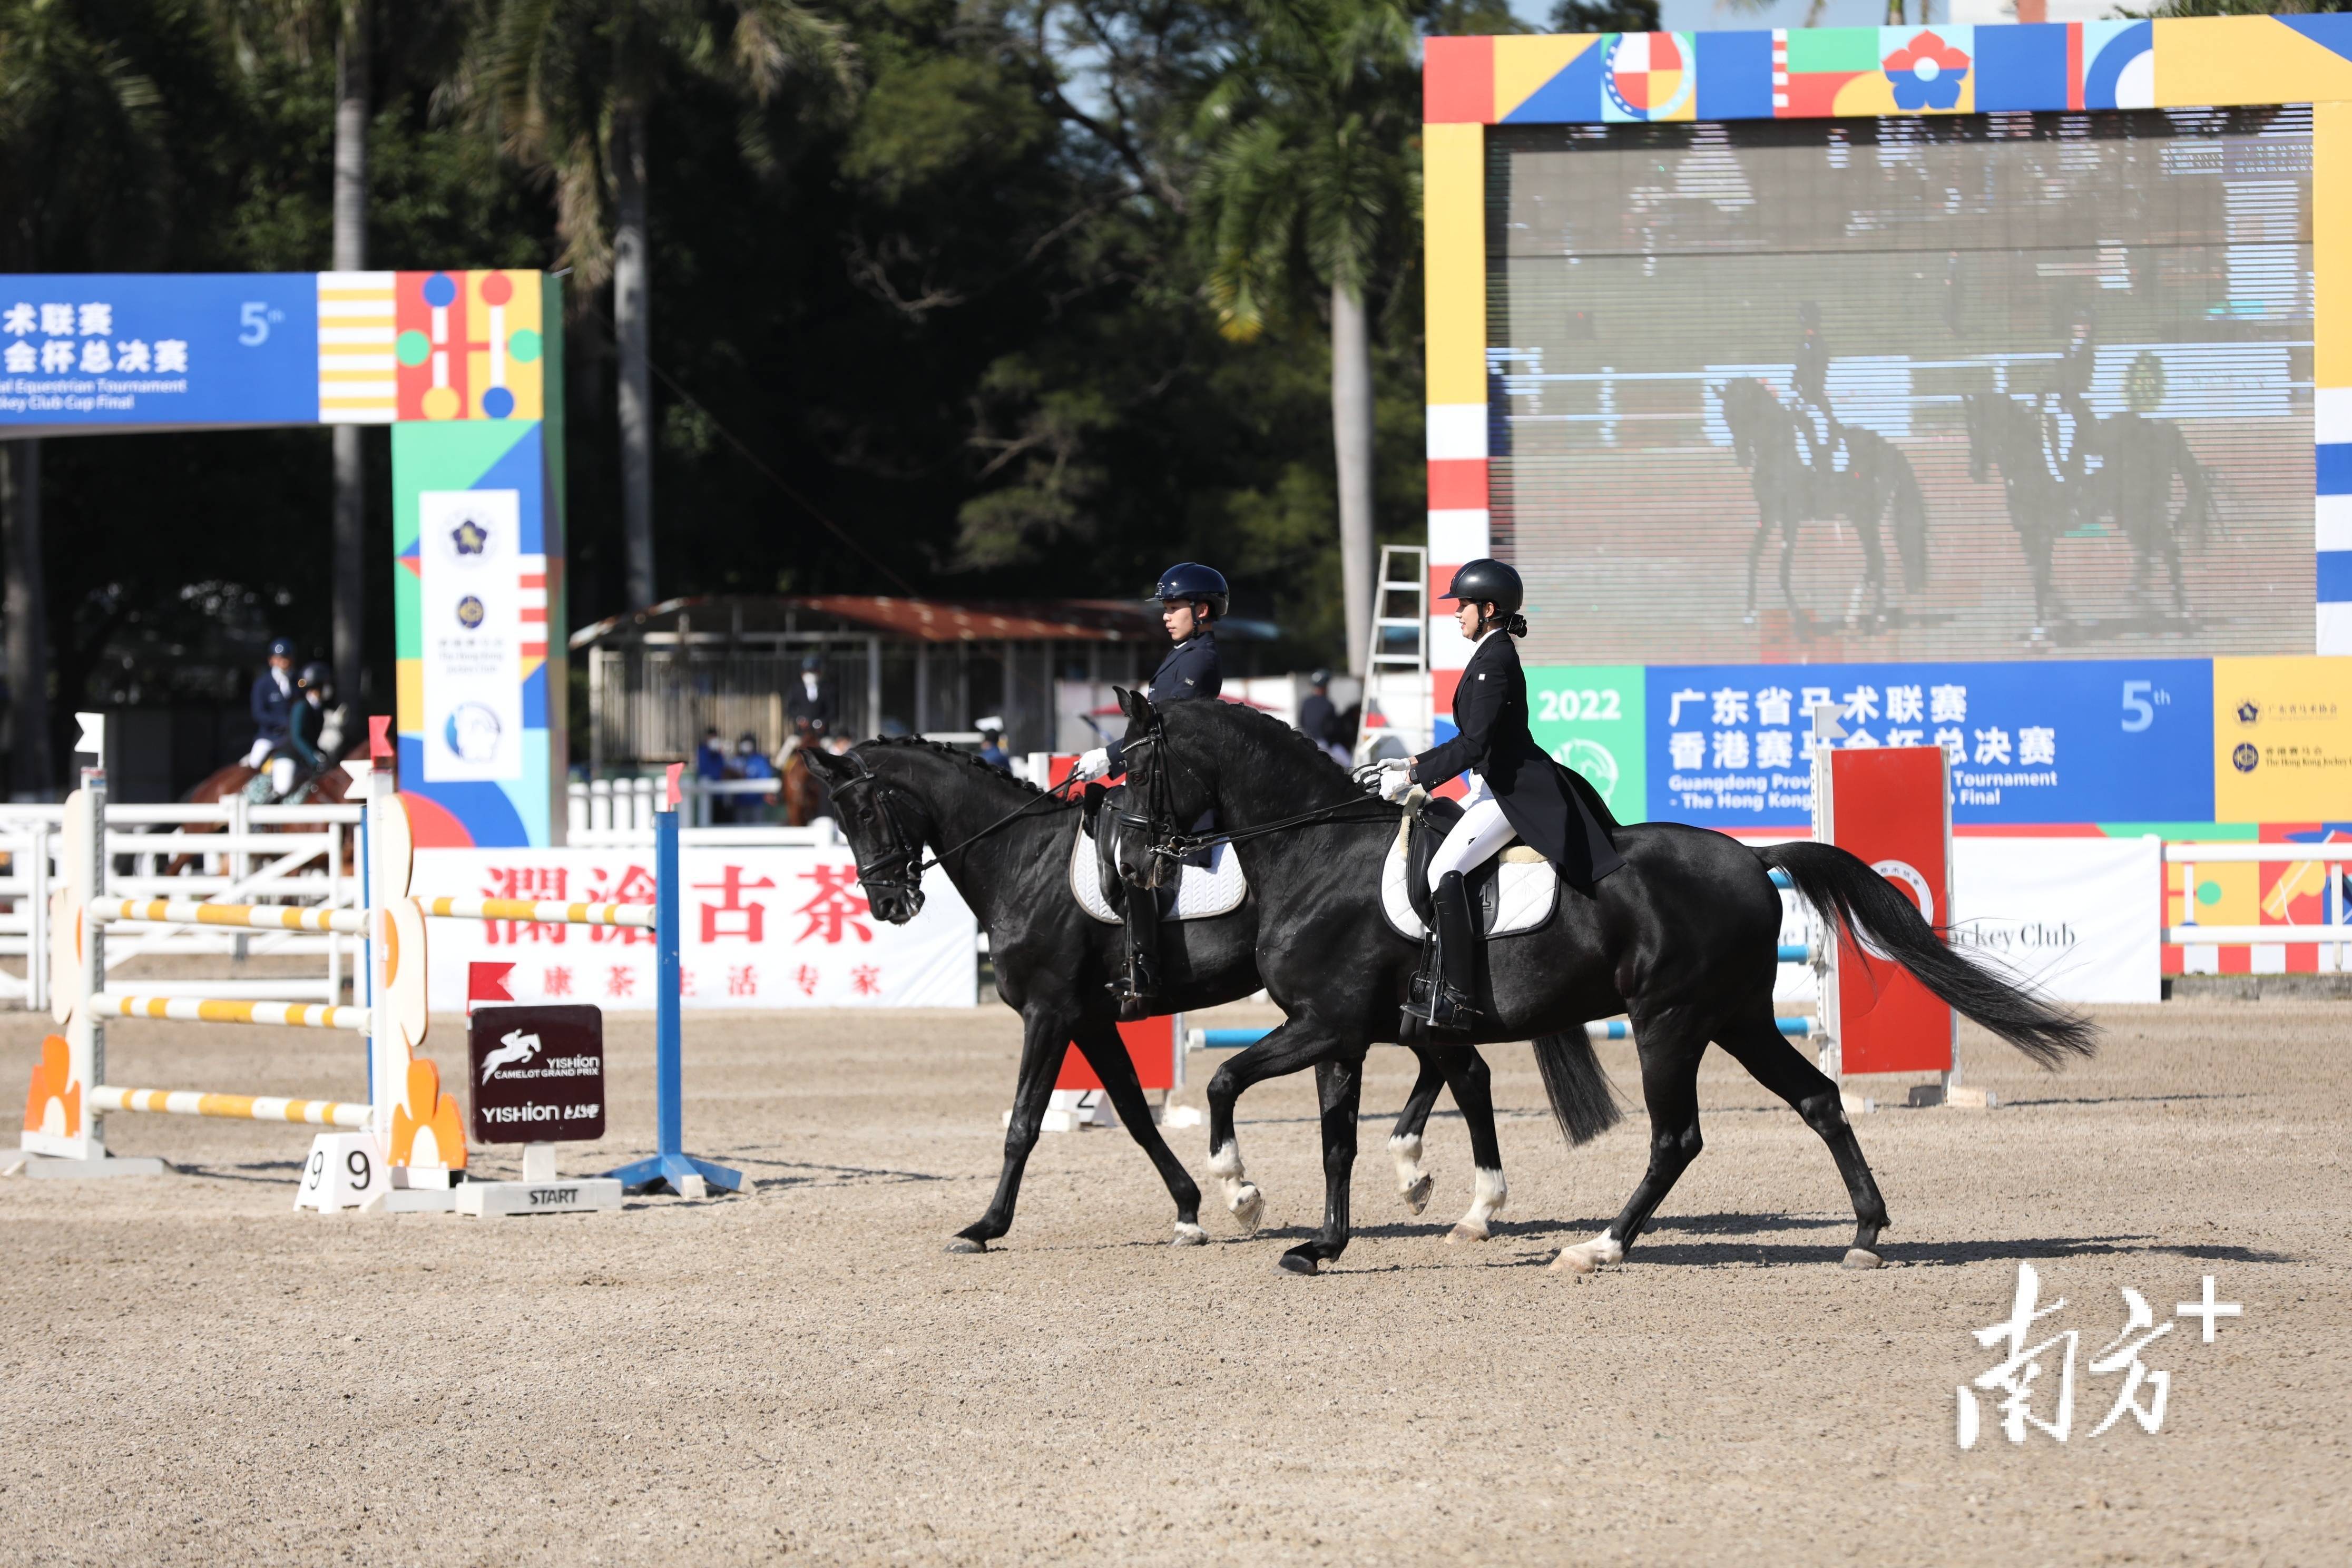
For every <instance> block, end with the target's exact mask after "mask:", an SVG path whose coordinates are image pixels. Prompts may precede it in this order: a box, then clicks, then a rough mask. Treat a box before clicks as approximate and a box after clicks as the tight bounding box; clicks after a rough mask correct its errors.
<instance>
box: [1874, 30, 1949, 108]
mask: <svg viewBox="0 0 2352 1568" xmlns="http://www.w3.org/2000/svg"><path fill="white" fill-rule="evenodd" d="M1880 63H1881V65H1882V66H1883V67H1884V68H1885V71H1886V79H1887V80H1888V81H1889V82H1891V83H1893V84H1894V87H1895V107H1896V108H1897V109H1911V110H1919V109H1956V108H1958V106H1959V101H1960V86H1961V84H1962V83H1963V82H1965V81H1967V80H1968V79H1969V57H1968V54H1967V52H1966V51H1965V50H1962V49H1958V48H1955V47H1952V46H1951V45H1950V44H1948V43H1946V42H1945V41H1944V40H1943V39H1942V38H1941V37H1938V36H1937V35H1936V34H1934V33H1931V32H1927V31H1924V30H1923V31H1921V32H1919V33H1917V34H1916V35H1915V36H1914V37H1912V39H1911V41H1910V42H1909V43H1907V44H1906V45H1904V46H1903V47H1901V48H1899V49H1896V50H1895V52H1894V53H1893V54H1890V55H1888V56H1887V57H1886V58H1885V60H1883V61H1881V62H1880Z"/></svg>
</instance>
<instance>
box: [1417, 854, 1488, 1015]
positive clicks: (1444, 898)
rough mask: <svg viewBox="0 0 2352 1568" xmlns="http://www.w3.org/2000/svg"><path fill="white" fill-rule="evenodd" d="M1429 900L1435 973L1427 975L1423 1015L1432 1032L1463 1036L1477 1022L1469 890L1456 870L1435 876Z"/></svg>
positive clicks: (1475, 954) (1475, 938)
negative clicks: (1433, 915) (1434, 936)
mask: <svg viewBox="0 0 2352 1568" xmlns="http://www.w3.org/2000/svg"><path fill="white" fill-rule="evenodd" d="M1431 902H1433V903H1434V904H1435V905H1436V906H1437V909H1436V913H1437V953H1436V963H1435V964H1434V965H1433V968H1434V970H1435V973H1433V974H1431V975H1430V976H1429V981H1430V985H1429V1004H1428V1005H1429V1011H1428V1012H1427V1013H1426V1014H1424V1015H1423V1016H1424V1017H1425V1018H1426V1019H1427V1021H1428V1024H1429V1032H1430V1033H1431V1034H1433V1035H1438V1036H1444V1035H1453V1036H1455V1037H1467V1036H1468V1035H1469V1034H1470V1033H1471V1032H1472V1031H1473V1030H1475V1028H1477V1026H1478V1024H1479V1014H1478V1010H1477V1008H1476V1007H1475V1005H1473V1002H1474V999H1475V997H1476V995H1477V993H1478V949H1477V946H1476V945H1475V944H1476V942H1477V941H1478V928H1477V927H1476V926H1475V924H1473V923H1472V921H1471V917H1470V889H1469V888H1468V886H1467V885H1466V884H1465V883H1464V881H1463V880H1462V873H1461V872H1459V871H1448V872H1447V873H1446V874H1445V875H1444V876H1443V877H1440V878H1439V879H1437V890H1436V893H1435V896H1434V897H1433V899H1432V900H1431Z"/></svg>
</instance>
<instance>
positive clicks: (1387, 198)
mask: <svg viewBox="0 0 2352 1568" xmlns="http://www.w3.org/2000/svg"><path fill="white" fill-rule="evenodd" d="M1244 8H1245V11H1246V13H1247V15H1248V16H1249V19H1250V21H1251V23H1252V24H1253V25H1252V27H1251V29H1250V31H1249V33H1248V34H1247V36H1246V37H1245V38H1244V41H1243V42H1242V43H1241V45H1240V46H1239V47H1237V48H1236V49H1235V50H1234V53H1233V55H1232V57H1231V58H1230V59H1229V60H1228V61H1227V62H1226V63H1225V68H1224V69H1223V73H1222V75H1221V76H1220V78H1219V79H1218V81H1217V83H1216V85H1215V86H1214V87H1213V88H1212V89H1210V91H1209V93H1208V95H1207V96H1206V98H1204V99H1203V100H1202V105H1201V110H1200V115H1199V120H1198V125H1199V132H1200V135H1201V137H1202V141H1203V142H1204V143H1205V145H1206V149H1207V151H1206V154H1205V156H1204V158H1203V160H1202V169H1201V174H1200V176H1199V180H1198V188H1197V201H1198V211H1199V214H1200V218H1201V225H1202V229H1201V232H1202V234H1203V235H1204V236H1205V237H1206V241H1207V244H1208V247H1209V261H1208V289H1209V294H1210V299H1211V301H1212V302H1213V305H1214V306H1215V308H1216V310H1217V313H1218V318H1219V321H1220V323H1221V325H1222V326H1223V330H1224V331H1225V333H1226V335H1227V336H1229V337H1232V338H1234V339H1236V340H1241V341H1247V340H1248V339H1250V338H1253V337H1255V336H1256V335H1257V334H1258V333H1259V332H1260V331H1262V330H1263V329H1264V327H1265V321H1266V319H1267V316H1268V315H1269V313H1271V312H1274V311H1276V310H1283V309H1286V308H1294V309H1295V308H1297V306H1296V302H1297V301H1298V300H1300V298H1301V296H1302V295H1304V294H1305V292H1306V287H1305V286H1306V285H1307V284H1309V283H1311V284H1313V285H1315V286H1316V287H1317V288H1318V289H1320V290H1322V291H1323V292H1324V293H1325V294H1326V295H1327V296H1328V301H1329V303H1328V310H1329V318H1328V319H1329V324H1330V334H1331V444H1332V450H1333V455H1334V457H1335V458H1336V460H1337V467H1338V472H1339V563H1340V578H1341V582H1342V584H1343V591H1344V593H1345V594H1346V595H1347V606H1346V607H1347V627H1348V630H1347V637H1348V668H1350V669H1351V670H1355V671H1357V672H1358V673H1361V672H1362V670H1363V668H1364V656H1365V654H1366V652H1367V650H1368V648H1369V646H1370V641H1369V632H1370V623H1371V614H1372V537H1373V529H1372V502H1373V497H1372V468H1373V462H1372V452H1373V431H1372V358H1371V327H1370V320H1369V319H1368V317H1367V314H1366V310H1365V303H1364V302H1365V296H1366V292H1367V289H1368V287H1369V285H1370V282H1371V280H1372V278H1373V274H1374V272H1375V270H1376V269H1377V268H1378V266H1379V263H1380V260H1381V256H1382V254H1383V251H1384V247H1383V240H1384V239H1389V238H1392V237H1394V236H1395V235H1396V234H1397V233H1398V232H1399V231H1400V230H1402V229H1407V228H1409V227H1410V226H1411V224H1412V222H1413V220H1414V219H1415V217H1416V216H1418V209H1419V205H1420V183H1419V174H1418V170H1417V163H1418V160H1417V159H1416V158H1414V157H1413V156H1412V141H1413V137H1414V135H1415V134H1416V132H1417V131H1418V127H1419V104H1420V99H1419V78H1418V73H1417V71H1416V70H1415V68H1414V63H1413V52H1412V51H1413V26H1412V16H1411V14H1410V13H1409V12H1408V11H1407V10H1406V9H1405V7H1404V6H1403V5H1401V4H1399V3H1398V0H1246V5H1245V7H1244Z"/></svg>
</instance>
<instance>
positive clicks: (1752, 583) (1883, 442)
mask: <svg viewBox="0 0 2352 1568" xmlns="http://www.w3.org/2000/svg"><path fill="white" fill-rule="evenodd" d="M1722 399H1723V422H1724V425H1725V426H1727V428H1728V429H1729V430H1730V432H1731V450H1732V455H1733V456H1734V457H1735V458H1738V461H1739V466H1740V467H1741V468H1746V469H1747V470H1748V486H1749V488H1750V489H1753V490H1754V491H1755V492H1756V537H1755V539H1754V540H1753V541H1752V542H1749V544H1748V615H1749V616H1751V617H1752V616H1754V615H1755V614H1756V568H1757V566H1758V564H1759V563H1760V562H1761V561H1762V560H1763V557H1764V547H1765V545H1766V544H1767V543H1768V542H1770V540H1771V538H1772V536H1773V535H1774V534H1775V533H1778V534H1779V535H1780V597H1781V599H1782V601H1783V602H1785V603H1786V604H1787V605H1788V606H1789V611H1790V614H1791V615H1792V616H1797V617H1798V618H1799V620H1800V622H1801V621H1802V619H1803V616H1804V611H1803V610H1802V609H1801V607H1800V606H1799V605H1798V604H1797V595H1796V591H1795V590H1794V589H1793V588H1792V587H1791V586H1790V583H1789V573H1790V567H1791V566H1793V565H1794V564H1795V563H1796V559H1797V535H1798V532H1799V531H1800V530H1801V528H1802V527H1803V525H1804V524H1805V523H1806V522H1807V521H1822V520H1826V519H1830V518H1836V517H1843V518H1845V519H1847V520H1848V521H1851V522H1852V523H1853V530H1854V536H1855V538H1856V539H1858V540H1859V541H1860V542H1861V544H1862V562H1863V571H1862V581H1861V583H1860V584H1858V585H1857V587H1856V590H1855V597H1856V599H1857V601H1859V600H1861V599H1862V598H1864V596H1865V595H1866V596H1867V598H1868V605H1869V608H1868V613H1869V616H1870V617H1871V618H1872V619H1874V620H1879V621H1883V620H1885V618H1886V616H1887V602H1886V593H1887V589H1886V546H1885V538H1884V534H1885V530H1886V528H1887V527H1888V526H1889V525H1891V526H1892V528H1893V530H1894V533H1895V552H1896V553H1897V554H1898V555H1899V556H1900V557H1901V558H1902V562H1903V587H1904V591H1905V592H1906V593H1911V594H1916V593H1918V592H1919V591H1920V590H1921V589H1923V588H1925V587H1926V586H1927V499H1926V497H1925V496H1923V495H1922V494H1921V493H1920V489H1919V477H1918V475H1917V474H1916V473H1914V472H1913V471H1912V468H1911V460H1910V459H1909V458H1906V457H1905V456H1904V455H1903V453H1902V451H1901V449H1900V448H1898V447H1896V446H1895V443H1893V442H1892V441H1889V440H1887V439H1886V438H1885V437H1884V436H1881V435H1879V434H1878V433H1877V432H1876V431H1874V430H1865V429H1864V428H1863V427H1862V426H1858V425H1839V426H1836V427H1835V431H1834V437H1835V439H1837V440H1840V441H1842V442H1843V445H1844V447H1845V451H1846V462H1845V466H1844V467H1843V468H1838V467H1836V466H1834V464H1833V463H1832V459H1831V454H1830V453H1829V452H1827V451H1824V450H1822V449H1821V448H1822V443H1821V439H1820V437H1817V436H1816V435H1815V433H1814V430H1813V426H1812V423H1811V420H1810V419H1808V418H1807V417H1806V416H1804V415H1802V414H1801V413H1800V412H1798V411H1797V410H1795V409H1792V408H1790V406H1789V405H1786V404H1784V403H1782V402H1781V401H1780V399H1779V398H1777V397H1775V396H1773V395H1772V392H1771V389H1770V388H1769V387H1768V386H1766V385H1765V384H1763V383H1762V382H1760V381H1758V380H1757V379H1756V378H1755V377H1753V376H1740V377H1738V378H1736V379H1734V380H1731V381H1728V382H1726V383H1725V384H1724V385H1723V390H1722Z"/></svg>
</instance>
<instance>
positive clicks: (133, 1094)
mask: <svg viewBox="0 0 2352 1568" xmlns="http://www.w3.org/2000/svg"><path fill="white" fill-rule="evenodd" d="M89 1102H90V1105H91V1106H92V1107H93V1108H94V1109H96V1110H144V1111H150V1112H153V1113H156V1114H159V1115H164V1116H220V1117H229V1118H234V1119H236V1120H239V1121H290V1122H295V1123H299V1124H300V1125H302V1126H306V1127H347V1128H351V1129H352V1130H353V1131H364V1130H365V1129H366V1127H367V1124H368V1119H369V1117H370V1116H371V1115H373V1112H374V1107H373V1106H367V1105H354V1104H352V1103H350V1102H348V1101H343V1100H286V1099H281V1098H279V1097H278V1096H275V1095H267V1094H203V1093H199V1092H197V1091H196V1090H194V1089H118V1088H116V1087H115V1086H113V1085H112V1084H103V1083H102V1084H100V1085H99V1086H98V1087H97V1088H95V1089H91V1090H90V1091H89Z"/></svg>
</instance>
